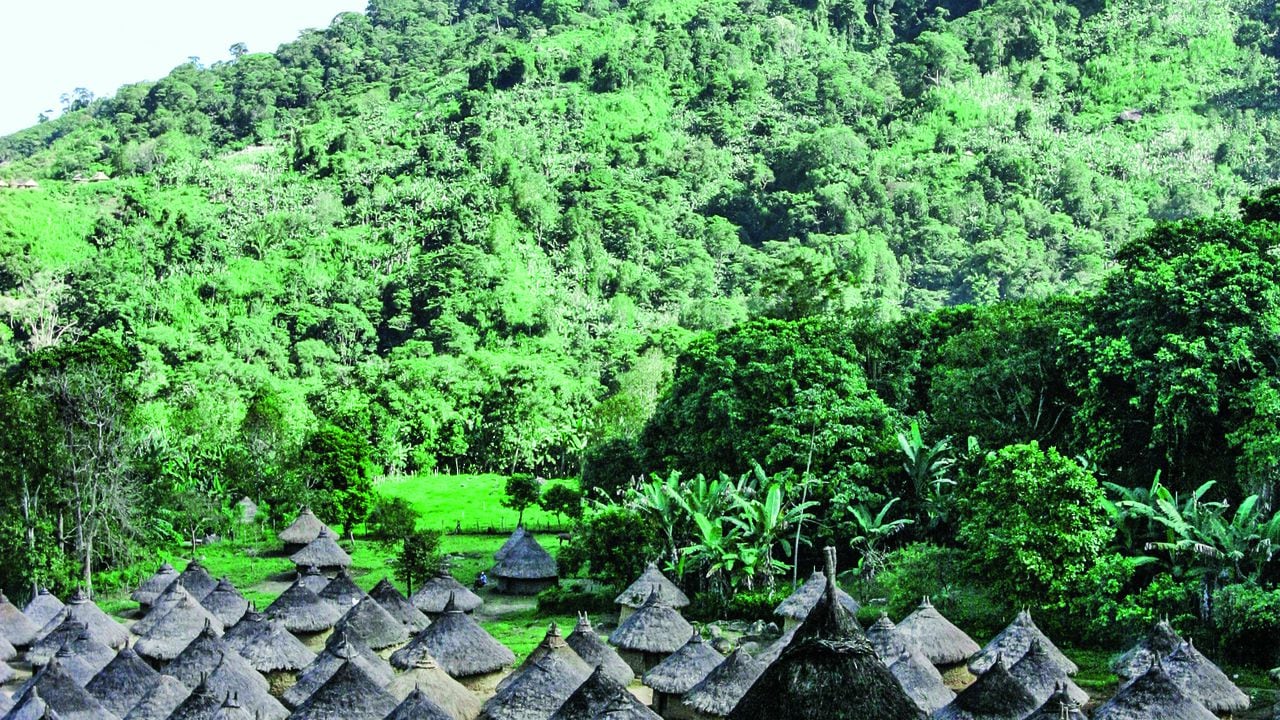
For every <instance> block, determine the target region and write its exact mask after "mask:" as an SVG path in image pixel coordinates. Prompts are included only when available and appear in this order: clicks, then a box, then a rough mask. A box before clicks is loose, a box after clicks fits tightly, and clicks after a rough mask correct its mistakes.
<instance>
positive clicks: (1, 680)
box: [0, 660, 17, 712]
mask: <svg viewBox="0 0 1280 720" xmlns="http://www.w3.org/2000/svg"><path fill="white" fill-rule="evenodd" d="M16 674H17V673H16V672H14V670H13V668H11V667H9V663H7V662H4V661H3V660H0V685H3V684H5V683H7V682H9V681H10V680H12V679H13V677H14V675H16ZM0 712H2V711H0Z"/></svg>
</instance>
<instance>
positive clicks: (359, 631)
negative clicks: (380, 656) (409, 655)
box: [334, 595, 409, 650]
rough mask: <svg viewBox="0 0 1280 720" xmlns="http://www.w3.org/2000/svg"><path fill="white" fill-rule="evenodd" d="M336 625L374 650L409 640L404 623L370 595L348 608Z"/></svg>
mask: <svg viewBox="0 0 1280 720" xmlns="http://www.w3.org/2000/svg"><path fill="white" fill-rule="evenodd" d="M334 627H335V628H337V629H340V630H343V631H345V632H348V633H350V634H352V635H354V636H355V637H358V638H360V639H361V640H363V641H364V643H365V644H366V645H368V646H369V647H370V648H372V649H374V650H382V649H384V648H389V647H392V646H394V645H402V644H404V643H406V642H408V641H409V631H408V630H406V629H405V627H404V625H402V624H401V623H400V621H399V620H396V619H395V618H394V617H391V613H389V612H387V611H386V610H385V609H383V607H382V606H381V605H379V604H378V601H377V600H374V599H373V598H371V597H369V596H368V595H366V596H365V597H364V599H363V600H361V601H359V602H358V603H356V604H355V606H354V607H352V608H351V609H350V610H348V611H347V614H346V615H343V616H342V619H340V620H338V624H337V625H335V626H334Z"/></svg>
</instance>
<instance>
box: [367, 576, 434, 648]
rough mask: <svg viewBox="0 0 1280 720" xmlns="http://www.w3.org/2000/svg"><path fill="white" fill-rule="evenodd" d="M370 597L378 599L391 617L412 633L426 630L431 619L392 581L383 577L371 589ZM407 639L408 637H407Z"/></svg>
mask: <svg viewBox="0 0 1280 720" xmlns="http://www.w3.org/2000/svg"><path fill="white" fill-rule="evenodd" d="M369 597H371V598H373V599H374V600H376V601H377V603H378V604H379V605H381V606H382V609H383V610H386V611H387V612H388V613H389V614H390V615H391V617H393V618H395V619H396V620H397V621H399V623H400V624H401V625H403V626H404V629H405V630H407V631H409V632H410V633H416V632H418V631H419V630H425V629H426V627H427V626H428V625H430V624H431V621H430V620H428V619H427V616H426V615H423V614H422V611H421V610H419V609H418V608H416V607H414V606H413V605H412V604H411V603H410V602H409V600H408V598H406V597H405V596H404V595H403V594H402V593H401V592H400V591H399V590H397V589H396V586H395V585H392V584H391V581H390V580H388V579H386V578H383V579H382V580H381V581H379V582H378V584H377V585H374V586H373V589H372V590H370V591H369ZM406 639H407V638H406Z"/></svg>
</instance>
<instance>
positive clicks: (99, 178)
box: [89, 170, 111, 182]
mask: <svg viewBox="0 0 1280 720" xmlns="http://www.w3.org/2000/svg"><path fill="white" fill-rule="evenodd" d="M110 179H111V178H109V177H107V174H106V173H104V172H102V171H101V170H99V171H98V172H96V173H94V174H93V176H92V177H90V178H89V182H104V181H106V180H110Z"/></svg>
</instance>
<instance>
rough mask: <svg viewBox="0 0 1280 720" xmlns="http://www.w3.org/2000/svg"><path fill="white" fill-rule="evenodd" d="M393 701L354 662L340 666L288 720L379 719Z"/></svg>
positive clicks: (388, 712)
mask: <svg viewBox="0 0 1280 720" xmlns="http://www.w3.org/2000/svg"><path fill="white" fill-rule="evenodd" d="M395 710H396V700H395V698H393V697H391V695H390V693H388V692H387V691H386V690H383V689H382V687H381V686H379V685H378V683H376V682H374V680H373V679H372V678H370V677H369V675H368V674H366V673H365V671H364V670H362V669H361V668H360V666H359V665H357V664H356V663H354V662H345V663H343V664H342V665H341V666H340V667H339V668H338V669H337V670H336V671H335V672H334V673H333V675H331V676H330V677H329V679H328V681H326V682H325V683H324V685H321V686H320V687H319V688H317V689H316V691H315V692H313V693H312V694H311V696H310V697H308V698H307V701H306V702H304V703H302V704H301V705H299V706H298V709H296V710H294V711H293V714H292V715H290V716H289V718H290V720H383V719H384V718H385V717H387V716H388V715H390V714H391V713H393V712H395Z"/></svg>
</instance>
